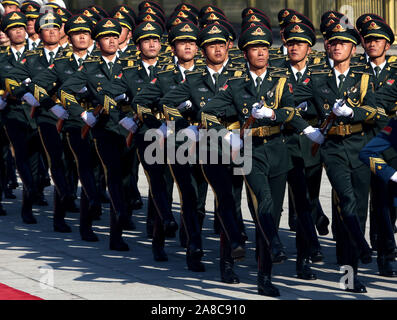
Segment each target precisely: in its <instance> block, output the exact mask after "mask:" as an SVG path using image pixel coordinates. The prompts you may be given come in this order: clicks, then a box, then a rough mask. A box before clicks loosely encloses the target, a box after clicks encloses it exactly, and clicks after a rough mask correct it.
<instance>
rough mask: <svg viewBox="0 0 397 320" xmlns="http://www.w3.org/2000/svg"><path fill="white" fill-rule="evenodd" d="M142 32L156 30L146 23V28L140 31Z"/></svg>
mask: <svg viewBox="0 0 397 320" xmlns="http://www.w3.org/2000/svg"><path fill="white" fill-rule="evenodd" d="M142 30H143V31H153V30H156V28H155V27H153V26H152V25H151V24H150V23H147V24H146V26H145V27H144V28H143V29H142Z"/></svg>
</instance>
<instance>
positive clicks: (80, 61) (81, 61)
mask: <svg viewBox="0 0 397 320" xmlns="http://www.w3.org/2000/svg"><path fill="white" fill-rule="evenodd" d="M83 61H84V59H83V58H79V67H81V65H82V64H83Z"/></svg>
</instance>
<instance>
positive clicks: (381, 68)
mask: <svg viewBox="0 0 397 320" xmlns="http://www.w3.org/2000/svg"><path fill="white" fill-rule="evenodd" d="M386 62H387V61H386V60H385V61H383V63H382V64H380V65H379V66H378V67H379V68H380V72H382V70H383V68H384V67H385V65H386ZM370 64H371V67H372V70H373V71H374V75H376V74H375V67H376V66H377V65H376V64H375V63H373V62H372V61H371V62H370Z"/></svg>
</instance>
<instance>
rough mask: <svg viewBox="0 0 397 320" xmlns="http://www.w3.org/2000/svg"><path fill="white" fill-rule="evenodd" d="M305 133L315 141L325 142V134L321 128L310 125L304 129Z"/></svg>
mask: <svg viewBox="0 0 397 320" xmlns="http://www.w3.org/2000/svg"><path fill="white" fill-rule="evenodd" d="M303 133H304V134H305V135H306V137H308V138H309V139H310V140H311V141H313V142H315V143H318V144H322V143H323V142H324V136H323V134H322V133H321V131H320V129H319V128H313V127H312V126H308V127H307V128H306V129H305V130H303Z"/></svg>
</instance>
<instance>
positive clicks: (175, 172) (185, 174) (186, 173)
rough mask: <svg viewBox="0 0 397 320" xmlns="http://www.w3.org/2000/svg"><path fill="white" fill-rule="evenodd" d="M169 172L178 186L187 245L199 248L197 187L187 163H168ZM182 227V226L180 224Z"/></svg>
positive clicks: (199, 231)
mask: <svg viewBox="0 0 397 320" xmlns="http://www.w3.org/2000/svg"><path fill="white" fill-rule="evenodd" d="M169 168H170V171H171V174H172V176H173V178H174V180H175V183H176V185H177V187H178V191H179V197H180V201H181V220H182V225H183V227H184V228H185V232H186V235H187V241H188V242H187V247H188V248H191V249H192V250H194V249H201V248H202V244H201V230H200V222H199V217H198V214H197V211H196V210H197V189H196V188H195V185H194V182H193V177H192V172H191V166H190V165H189V164H184V165H181V164H172V165H169ZM181 227H182V226H181Z"/></svg>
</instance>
